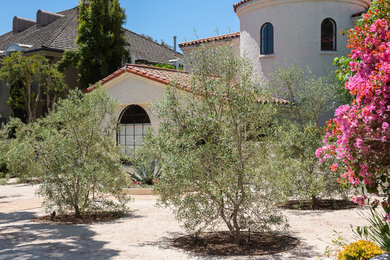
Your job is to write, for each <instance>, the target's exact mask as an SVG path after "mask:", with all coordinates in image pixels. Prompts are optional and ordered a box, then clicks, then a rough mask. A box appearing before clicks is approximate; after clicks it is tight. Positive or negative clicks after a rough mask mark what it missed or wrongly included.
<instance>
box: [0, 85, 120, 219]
mask: <svg viewBox="0 0 390 260" xmlns="http://www.w3.org/2000/svg"><path fill="white" fill-rule="evenodd" d="M115 108H116V103H115V102H114V101H113V100H112V99H111V98H109V97H108V96H107V95H106V94H105V93H104V92H103V90H101V89H97V90H95V91H93V92H92V93H91V94H86V95H83V94H82V93H81V92H79V91H71V93H70V95H69V97H68V98H67V99H63V100H60V101H59V102H58V104H57V105H56V106H55V108H54V110H53V111H51V112H50V113H49V114H48V115H47V116H46V117H45V118H41V119H38V120H37V122H34V123H30V124H28V125H23V124H21V123H16V124H18V127H17V128H16V138H15V139H12V141H11V143H10V146H11V148H10V150H9V152H8V153H7V157H8V165H9V170H10V171H12V172H15V173H17V174H19V175H21V176H25V175H27V176H29V177H31V176H35V177H38V178H39V179H41V181H42V184H41V186H40V189H39V194H40V195H42V196H43V197H44V198H45V204H46V206H47V208H48V209H52V208H56V209H58V211H60V212H65V211H70V210H74V212H75V214H76V216H80V215H81V214H83V213H86V212H89V211H92V210H115V209H124V208H125V203H126V202H127V201H128V198H127V196H126V195H125V194H124V193H123V188H124V187H126V186H127V176H126V174H125V173H124V172H123V170H122V168H121V164H120V153H119V150H118V147H116V144H115V139H114V138H113V136H114V133H115V126H116V124H115V122H114V121H113V120H114V119H113V117H111V116H110V115H112V114H113V112H114V110H115ZM110 118H112V120H110Z"/></svg>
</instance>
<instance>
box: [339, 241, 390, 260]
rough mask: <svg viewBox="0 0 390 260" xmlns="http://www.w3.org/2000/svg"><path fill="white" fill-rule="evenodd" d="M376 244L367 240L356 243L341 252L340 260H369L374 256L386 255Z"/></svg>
mask: <svg viewBox="0 0 390 260" xmlns="http://www.w3.org/2000/svg"><path fill="white" fill-rule="evenodd" d="M384 253H385V252H384V251H382V250H381V249H380V248H379V246H377V245H376V244H375V243H373V242H370V241H365V240H359V241H357V242H354V243H352V244H350V245H348V246H346V247H344V249H343V251H341V252H340V253H339V255H338V257H337V259H338V260H367V259H370V258H372V257H374V256H377V255H381V254H384Z"/></svg>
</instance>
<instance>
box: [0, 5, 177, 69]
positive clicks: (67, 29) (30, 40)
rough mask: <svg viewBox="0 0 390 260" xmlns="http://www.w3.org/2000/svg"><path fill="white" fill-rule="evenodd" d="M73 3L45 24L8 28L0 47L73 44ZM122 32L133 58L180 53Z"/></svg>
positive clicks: (159, 59)
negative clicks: (9, 30)
mask: <svg viewBox="0 0 390 260" xmlns="http://www.w3.org/2000/svg"><path fill="white" fill-rule="evenodd" d="M77 13H78V11H77V7H75V8H72V9H69V10H66V11H62V12H59V14H62V15H64V16H63V17H61V18H59V19H57V20H56V21H54V22H52V23H50V24H49V25H47V26H45V27H42V26H39V25H37V24H35V25H33V26H31V27H30V28H28V29H26V30H24V31H23V32H20V33H16V34H14V33H13V32H12V31H11V32H9V33H6V34H3V35H1V36H0V51H4V50H5V49H6V48H7V47H8V46H10V45H11V44H15V43H17V44H27V45H32V47H31V48H29V49H27V50H25V51H26V52H33V51H35V50H38V49H53V50H57V51H64V50H66V49H69V48H76V47H77V46H76V43H75V40H76V36H77V23H78V21H77V18H78V17H77ZM125 35H126V37H127V38H128V42H129V44H130V46H129V50H130V52H131V53H133V54H134V55H135V57H136V59H137V60H145V61H148V62H152V63H166V62H168V61H169V60H171V59H176V58H181V57H182V54H180V53H178V52H175V51H173V50H171V49H169V48H166V47H164V46H162V45H160V44H158V43H156V42H154V41H152V40H149V39H147V38H145V37H143V36H141V35H139V34H136V33H134V32H132V31H130V30H127V29H125Z"/></svg>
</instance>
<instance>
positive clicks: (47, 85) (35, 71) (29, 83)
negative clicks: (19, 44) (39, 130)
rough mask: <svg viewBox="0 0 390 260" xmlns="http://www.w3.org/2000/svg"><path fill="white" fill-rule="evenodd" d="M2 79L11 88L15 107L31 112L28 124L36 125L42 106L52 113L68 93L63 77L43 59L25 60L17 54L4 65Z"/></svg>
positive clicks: (28, 58) (25, 58)
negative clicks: (59, 97) (58, 102)
mask: <svg viewBox="0 0 390 260" xmlns="http://www.w3.org/2000/svg"><path fill="white" fill-rule="evenodd" d="M0 79H2V80H4V81H5V82H7V83H8V84H9V85H10V86H11V98H10V99H9V103H10V105H11V107H13V108H16V109H23V110H24V111H26V112H27V120H26V121H27V122H32V121H34V120H35V119H36V118H37V116H38V110H39V109H40V108H41V105H43V104H44V103H45V104H46V109H47V110H50V108H51V107H52V105H53V104H54V102H55V101H56V99H57V98H58V96H59V95H60V94H61V93H62V92H63V91H64V90H65V89H66V85H65V83H64V81H63V75H62V73H60V72H59V71H58V70H57V68H56V67H54V66H52V65H50V64H49V61H48V59H46V58H45V57H43V56H40V55H34V56H24V55H20V53H18V52H15V53H13V54H12V55H11V56H9V57H5V58H4V59H3V60H2V61H1V69H0Z"/></svg>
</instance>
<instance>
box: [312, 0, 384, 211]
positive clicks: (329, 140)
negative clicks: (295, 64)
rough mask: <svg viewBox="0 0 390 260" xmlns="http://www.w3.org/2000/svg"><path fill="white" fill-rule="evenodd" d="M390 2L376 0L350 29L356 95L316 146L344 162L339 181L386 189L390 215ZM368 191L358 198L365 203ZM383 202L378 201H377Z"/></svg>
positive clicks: (352, 89)
mask: <svg viewBox="0 0 390 260" xmlns="http://www.w3.org/2000/svg"><path fill="white" fill-rule="evenodd" d="M389 13H390V6H389V1H386V0H377V1H375V2H373V3H372V5H371V8H370V10H369V11H368V13H366V14H364V15H363V20H361V21H360V22H359V23H358V26H357V27H356V28H355V29H354V30H351V31H350V35H349V45H348V48H351V49H352V51H351V54H350V56H349V57H350V58H351V62H350V63H349V68H350V71H351V72H352V74H351V75H353V76H351V77H350V78H349V80H348V81H347V82H346V84H345V88H346V89H347V90H349V92H350V94H351V95H353V96H354V98H355V99H354V100H353V102H352V104H351V105H343V106H340V107H339V108H338V109H337V110H336V112H335V117H334V119H333V120H331V121H330V122H328V128H327V130H328V133H327V134H326V136H325V140H324V144H325V146H324V147H322V148H320V149H318V150H317V151H316V155H317V156H318V157H320V158H321V159H320V160H321V161H323V160H325V159H327V158H330V157H333V158H337V159H339V160H340V162H341V163H343V165H344V166H345V167H338V165H335V164H334V165H332V170H333V171H340V170H341V168H342V169H344V171H343V173H342V174H340V178H339V181H340V182H342V183H346V184H350V185H352V186H354V187H357V188H363V193H364V191H365V190H366V191H368V192H369V193H374V194H376V193H378V191H381V192H384V193H385V194H387V197H386V198H385V199H384V200H383V201H382V206H383V208H384V209H385V211H386V213H388V217H390V214H389V213H390V197H389V195H390V191H389V183H390V176H389V169H390V143H389V140H390V127H389V124H390V102H389V100H390V30H389V26H390V16H389ZM365 200H366V197H365V196H361V197H357V198H355V199H354V201H355V202H357V203H359V204H360V205H364V203H365ZM377 203H378V202H374V206H375V205H377Z"/></svg>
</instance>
